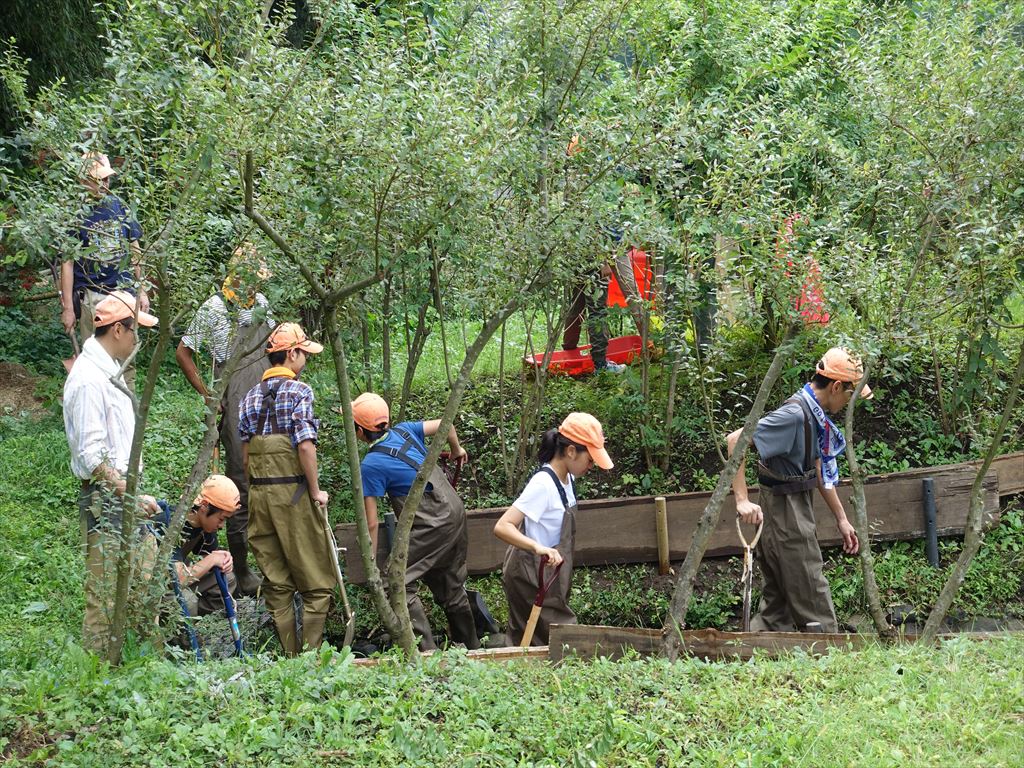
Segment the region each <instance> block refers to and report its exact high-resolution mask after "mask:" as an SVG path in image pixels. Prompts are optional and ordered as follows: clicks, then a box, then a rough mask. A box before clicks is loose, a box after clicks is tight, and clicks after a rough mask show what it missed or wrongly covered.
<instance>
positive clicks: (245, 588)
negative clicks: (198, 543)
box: [175, 243, 274, 595]
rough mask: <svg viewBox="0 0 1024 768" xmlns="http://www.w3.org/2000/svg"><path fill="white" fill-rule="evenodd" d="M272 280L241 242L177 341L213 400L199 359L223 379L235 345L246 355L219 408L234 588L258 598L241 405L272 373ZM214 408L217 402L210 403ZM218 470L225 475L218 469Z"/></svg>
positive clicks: (181, 358) (193, 378) (185, 368)
mask: <svg viewBox="0 0 1024 768" xmlns="http://www.w3.org/2000/svg"><path fill="white" fill-rule="evenodd" d="M269 278H270V272H269V270H267V268H266V267H265V266H264V265H263V263H262V262H261V261H260V259H259V255H258V254H257V252H256V248H255V246H253V244H252V243H242V245H240V246H239V247H238V248H237V249H236V250H235V253H234V255H233V256H232V257H231V261H229V262H228V275H227V278H226V279H225V280H224V283H223V285H222V286H221V289H220V291H218V292H217V293H215V294H214V295H213V296H211V297H210V298H208V299H207V300H206V301H205V302H203V304H202V306H200V307H199V311H198V312H196V314H195V317H193V318H192V321H191V322H190V323H189V325H188V328H187V329H186V330H185V335H184V336H182V337H181V341H180V342H179V343H178V349H177V351H176V352H175V358H176V359H177V361H178V366H179V367H180V368H181V370H182V373H184V374H185V378H186V379H188V382H189V384H191V385H192V388H193V389H195V391H196V392H198V393H199V394H200V395H202V396H203V397H204V398H206V399H207V400H209V397H210V390H209V388H208V387H207V386H206V383H205V382H204V381H203V377H202V376H201V375H200V374H199V370H198V368H197V367H196V361H195V357H194V355H195V354H196V353H198V352H206V354H208V355H209V356H210V357H212V358H213V375H214V378H215V379H219V378H220V377H221V372H222V370H223V368H224V364H225V363H226V362H227V360H228V358H229V357H230V356H231V354H232V352H233V351H234V350H235V347H236V346H237V345H239V344H242V345H244V351H243V353H242V357H241V359H240V360H239V361H238V365H237V366H236V367H235V371H234V373H233V374H232V375H231V379H230V381H228V384H227V387H226V388H225V390H224V396H223V398H222V399H221V402H220V404H219V407H220V418H219V419H218V429H219V431H220V442H221V445H223V446H224V474H225V475H227V476H228V477H230V478H231V479H232V480H233V481H234V483H235V485H237V486H238V490H239V493H240V494H241V506H240V507H239V508H238V511H237V512H236V513H235V514H234V515H232V516H231V517H229V518H228V521H227V532H228V549H229V550H230V552H231V557H232V558H233V559H234V563H235V584H236V585H237V592H238V594H239V595H255V594H256V592H257V591H258V590H259V587H260V583H261V580H260V578H259V577H258V576H256V574H255V573H253V572H252V571H251V570H250V569H249V560H248V553H249V547H248V536H249V478H248V477H247V476H246V473H245V465H244V463H243V461H242V440H241V437H240V436H239V433H238V404H239V403H240V402H241V401H242V398H244V397H245V395H246V393H248V391H249V390H250V389H252V388H253V387H255V386H256V385H258V384H259V383H260V381H261V380H262V377H263V372H264V371H266V370H267V368H268V367H269V364H268V363H267V356H266V353H265V352H264V347H265V346H266V340H267V337H269V336H270V332H271V330H273V328H274V321H273V319H272V318H271V317H270V313H269V309H268V303H267V298H266V297H265V296H264V295H263V294H262V293H260V292H259V291H258V290H257V288H258V286H259V285H260V284H262V283H264V282H266V281H267V280H268V279H269ZM211 406H212V404H211ZM214 471H215V472H217V471H220V470H219V468H217V467H215V468H214Z"/></svg>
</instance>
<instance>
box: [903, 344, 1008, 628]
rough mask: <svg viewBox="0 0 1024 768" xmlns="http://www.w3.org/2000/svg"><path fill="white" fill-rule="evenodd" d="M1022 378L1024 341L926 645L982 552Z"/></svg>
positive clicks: (931, 617) (930, 616)
mask: <svg viewBox="0 0 1024 768" xmlns="http://www.w3.org/2000/svg"><path fill="white" fill-rule="evenodd" d="M1022 377H1024V341H1021V346H1020V350H1019V351H1018V352H1017V370H1016V371H1015V372H1014V374H1013V380H1012V381H1011V382H1010V389H1009V391H1008V392H1007V393H1006V405H1005V406H1004V407H1003V414H1002V416H1001V417H1000V419H999V423H998V424H997V425H996V429H995V432H993V433H992V438H991V440H990V442H989V445H988V450H987V451H986V452H985V458H984V460H983V461H982V462H981V466H980V467H979V468H978V473H977V475H975V477H974V486H973V487H972V488H971V506H970V509H969V510H968V512H967V525H966V527H965V530H964V548H963V549H962V550H961V551H960V557H958V558H957V561H956V565H954V566H953V570H952V571H951V572H950V574H949V577H948V578H947V579H946V583H945V584H944V585H943V586H942V592H940V593H939V597H938V599H937V600H936V601H935V605H934V606H933V607H932V611H931V613H929V614H928V620H927V621H926V622H925V625H924V630H923V631H922V632H921V638H920V639H921V642H923V643H930V642H931V641H932V640H934V638H935V635H936V633H937V632H938V631H939V625H940V624H942V620H943V619H944V618H946V614H947V613H948V612H949V608H950V606H951V605H952V604H953V600H954V599H955V598H956V595H957V592H959V591H960V586H961V585H962V584H963V582H964V579H965V578H967V571H968V569H969V568H970V567H971V561H972V560H974V556H975V555H976V554H977V553H978V550H979V549H980V548H981V542H982V540H983V539H984V533H983V531H982V526H983V524H984V522H985V491H984V485H983V484H984V480H985V475H986V474H988V470H989V467H991V466H992V460H993V459H994V458H995V457H996V455H997V454H998V453H999V446H1000V444H1001V443H1002V440H1003V434H1004V433H1005V432H1006V426H1007V424H1009V422H1010V417H1011V416H1012V415H1013V409H1014V406H1016V404H1017V397H1018V395H1019V394H1020V383H1021V378H1022Z"/></svg>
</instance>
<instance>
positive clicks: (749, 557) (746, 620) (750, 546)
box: [736, 515, 764, 632]
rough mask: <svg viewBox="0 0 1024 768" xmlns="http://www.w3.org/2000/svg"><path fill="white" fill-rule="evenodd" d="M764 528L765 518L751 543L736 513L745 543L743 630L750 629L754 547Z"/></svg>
mask: <svg viewBox="0 0 1024 768" xmlns="http://www.w3.org/2000/svg"><path fill="white" fill-rule="evenodd" d="M763 530H764V520H763V519H762V520H761V522H760V523H758V524H757V533H755V534H754V538H753V540H752V541H750V542H749V543H748V542H747V539H746V537H744V535H743V529H742V528H741V527H740V516H739V515H736V533H737V534H738V535H739V537H740V543H741V544H742V545H743V577H742V579H741V580H740V583H742V584H743V631H744V632H749V631H750V596H751V593H752V592H753V589H754V547H756V546H757V542H758V541H759V540H760V538H761V531H763Z"/></svg>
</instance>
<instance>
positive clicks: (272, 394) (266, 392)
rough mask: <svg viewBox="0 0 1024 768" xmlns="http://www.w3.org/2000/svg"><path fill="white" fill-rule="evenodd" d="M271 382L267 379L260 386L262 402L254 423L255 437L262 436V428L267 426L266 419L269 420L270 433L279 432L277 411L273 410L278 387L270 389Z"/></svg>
mask: <svg viewBox="0 0 1024 768" xmlns="http://www.w3.org/2000/svg"><path fill="white" fill-rule="evenodd" d="M271 381H273V379H267V380H266V381H264V382H263V383H262V384H260V393H261V394H262V395H263V400H262V401H261V402H260V415H259V419H258V420H257V423H256V434H257V435H262V434H263V428H264V427H265V426H266V425H267V419H268V418H269V419H270V431H271V433H273V434H277V433H279V432H280V431H281V429H280V427H279V425H278V423H277V409H276V408H275V405H276V401H277V389H278V387H271V386H270V382H271ZM278 386H280V385H278Z"/></svg>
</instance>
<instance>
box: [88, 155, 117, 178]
mask: <svg viewBox="0 0 1024 768" xmlns="http://www.w3.org/2000/svg"><path fill="white" fill-rule="evenodd" d="M82 160H83V161H84V171H85V175H86V176H88V177H90V178H93V179H96V181H103V179H106V178H109V177H111V176H113V175H114V174H115V173H117V171H115V170H114V169H113V168H111V167H110V158H109V157H107V156H106V155H104V154H103V153H102V152H86V153H85V154H84V155H82Z"/></svg>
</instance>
